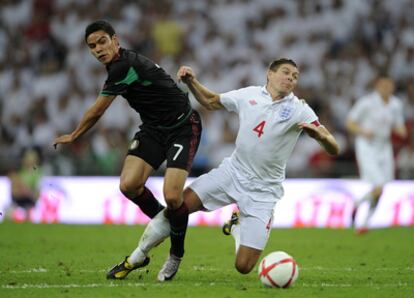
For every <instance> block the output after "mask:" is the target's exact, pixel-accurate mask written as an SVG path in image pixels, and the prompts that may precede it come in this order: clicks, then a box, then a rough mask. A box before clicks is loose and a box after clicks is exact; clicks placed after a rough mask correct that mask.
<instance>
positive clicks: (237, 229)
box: [230, 225, 240, 254]
mask: <svg viewBox="0 0 414 298" xmlns="http://www.w3.org/2000/svg"><path fill="white" fill-rule="evenodd" d="M230 233H231V235H232V236H233V238H234V240H235V245H236V254H237V252H238V250H239V247H240V225H232V226H231V231H230Z"/></svg>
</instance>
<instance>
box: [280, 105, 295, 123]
mask: <svg viewBox="0 0 414 298" xmlns="http://www.w3.org/2000/svg"><path fill="white" fill-rule="evenodd" d="M292 115H293V108H292V107H291V106H290V105H283V106H282V107H281V108H280V110H279V118H280V121H285V120H288V119H289V118H290V117H292Z"/></svg>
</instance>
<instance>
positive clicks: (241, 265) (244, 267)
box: [235, 259, 255, 274]
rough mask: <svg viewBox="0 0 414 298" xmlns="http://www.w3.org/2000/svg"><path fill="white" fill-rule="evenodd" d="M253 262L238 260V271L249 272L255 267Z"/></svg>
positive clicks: (236, 264) (236, 265)
mask: <svg viewBox="0 0 414 298" xmlns="http://www.w3.org/2000/svg"><path fill="white" fill-rule="evenodd" d="M254 265H255V264H254V263H253V262H249V260H246V259H245V260H236V263H235V267H236V269H237V271H239V272H240V273H241V274H248V273H250V271H252V270H253V267H254Z"/></svg>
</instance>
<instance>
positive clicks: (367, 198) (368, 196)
mask: <svg viewBox="0 0 414 298" xmlns="http://www.w3.org/2000/svg"><path fill="white" fill-rule="evenodd" d="M372 200H374V197H373V196H372V193H371V192H368V193H366V194H365V195H364V196H363V197H362V198H360V199H358V200H356V201H355V207H356V208H358V207H359V206H360V205H361V204H362V203H363V202H365V201H368V202H372Z"/></svg>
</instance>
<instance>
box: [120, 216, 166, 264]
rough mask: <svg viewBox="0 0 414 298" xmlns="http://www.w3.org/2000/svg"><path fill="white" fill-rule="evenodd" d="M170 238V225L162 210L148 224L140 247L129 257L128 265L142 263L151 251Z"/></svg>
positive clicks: (140, 241)
mask: <svg viewBox="0 0 414 298" xmlns="http://www.w3.org/2000/svg"><path fill="white" fill-rule="evenodd" d="M168 236H170V223H169V221H168V219H167V218H166V217H165V216H164V210H162V211H160V212H159V213H158V214H157V215H156V216H155V217H154V218H153V219H151V221H150V222H149V223H148V225H147V227H146V228H145V231H144V233H143V234H142V236H141V239H140V240H139V242H138V247H137V248H136V249H135V250H134V251H133V252H132V253H131V255H130V256H129V258H128V263H130V264H138V263H141V262H142V261H143V260H144V259H145V258H146V256H147V255H148V253H149V251H150V250H151V249H152V248H154V247H155V246H157V245H158V244H159V243H161V242H162V241H163V240H164V239H165V238H167V237H168Z"/></svg>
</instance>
